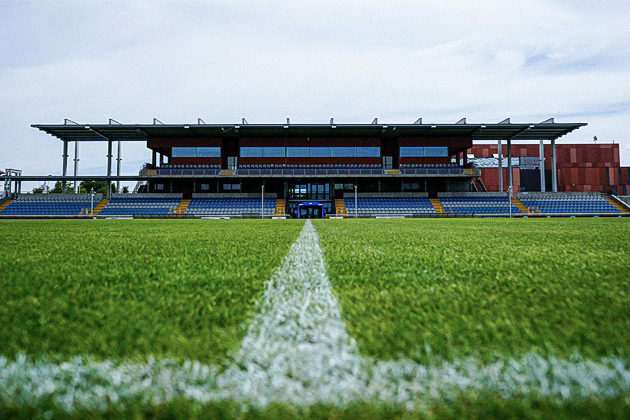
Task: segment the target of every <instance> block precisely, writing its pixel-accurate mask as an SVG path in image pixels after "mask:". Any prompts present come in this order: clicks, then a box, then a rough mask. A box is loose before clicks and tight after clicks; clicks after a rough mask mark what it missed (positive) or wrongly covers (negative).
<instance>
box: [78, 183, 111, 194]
mask: <svg viewBox="0 0 630 420" xmlns="http://www.w3.org/2000/svg"><path fill="white" fill-rule="evenodd" d="M92 188H94V192H95V193H101V194H106V193H107V182H106V181H83V182H81V184H79V191H80V192H82V193H89V192H90V190H91V189H92ZM111 191H112V193H115V192H116V185H114V184H113V183H112V184H111Z"/></svg>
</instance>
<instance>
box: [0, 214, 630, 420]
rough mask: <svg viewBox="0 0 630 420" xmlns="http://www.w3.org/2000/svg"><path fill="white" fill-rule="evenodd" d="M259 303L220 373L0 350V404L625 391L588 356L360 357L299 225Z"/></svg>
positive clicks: (88, 405)
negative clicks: (11, 355)
mask: <svg viewBox="0 0 630 420" xmlns="http://www.w3.org/2000/svg"><path fill="white" fill-rule="evenodd" d="M259 309H260V311H259V312H258V314H257V315H256V316H255V317H254V319H253V320H252V323H251V324H250V326H249V328H248V331H247V334H246V335H245V337H244V338H243V341H242V342H241V347H240V349H239V350H238V351H237V353H236V354H235V355H234V357H233V361H232V362H231V363H230V365H229V366H228V367H227V368H226V369H225V370H224V371H223V372H221V373H219V369H218V368H217V367H216V366H207V365H203V364H201V363H199V362H194V361H187V362H175V361H172V360H159V361H156V360H153V359H151V360H149V361H148V362H147V363H131V362H129V363H118V364H117V363H114V362H111V361H104V362H95V361H90V360H88V359H83V358H80V357H77V358H74V359H72V360H70V361H68V362H64V363H55V362H52V361H49V360H46V359H40V360H32V359H29V358H27V357H24V356H19V357H17V358H16V360H14V361H10V360H8V359H6V358H4V357H0V402H3V403H4V404H10V405H12V406H17V407H20V406H37V404H38V403H40V402H41V401H46V400H50V399H52V400H53V401H55V403H56V404H58V405H59V406H60V407H61V408H62V409H64V410H66V411H67V412H72V411H74V410H76V409H80V408H81V409H89V410H97V411H100V410H104V409H106V408H107V407H111V406H114V407H117V408H123V407H125V406H127V405H130V404H138V403H140V404H143V405H156V404H161V403H165V402H168V401H171V400H172V399H174V398H184V399H190V400H194V401H198V402H202V403H207V402H210V401H215V400H222V399H231V400H236V401H239V402H242V403H243V404H245V405H254V406H260V407H264V406H266V405H267V404H269V403H270V402H284V403H290V404H296V405H299V406H306V405H310V404H313V403H331V404H336V405H345V404H347V403H350V402H353V401H358V400H368V401H382V402H386V403H398V404H404V405H405V406H406V407H409V408H414V407H418V406H419V405H421V404H423V403H426V402H428V401H430V400H436V399H438V400H439V399H453V398H456V397H457V395H458V394H459V393H461V392H462V391H466V390H472V389H474V390H487V391H491V392H495V393H498V394H499V395H501V396H503V397H511V396H527V395H529V394H532V393H535V394H539V395H543V396H547V397H549V398H552V399H554V400H556V401H566V400H570V399H572V398H576V397H585V396H597V397H603V396H618V395H624V394H627V393H628V392H630V370H629V369H628V360H627V359H622V358H603V359H600V360H598V361H592V360H587V359H583V358H581V357H579V356H575V357H573V358H571V359H557V358H545V357H542V356H540V355H537V354H534V353H529V354H526V355H524V356H523V357H521V358H520V359H510V358H505V359H503V360H499V361H497V362H495V363H491V364H485V365H484V364H482V363H480V362H478V361H476V360H475V359H473V358H469V359H465V360H461V361H455V362H445V363H442V364H438V365H434V366H431V365H420V364H417V363H415V362H412V361H408V360H396V361H394V360H392V361H375V360H372V359H369V358H365V357H362V356H361V355H360V354H359V352H358V350H357V345H356V343H355V341H354V340H353V339H352V338H351V337H350V336H349V335H348V332H347V330H346V327H345V323H344V321H343V319H342V317H341V308H340V306H339V303H338V301H337V299H336V298H335V296H334V294H333V291H332V288H331V286H330V283H329V281H328V277H327V275H326V269H325V264H324V259H323V256H322V251H321V248H320V246H319V239H318V236H317V233H316V232H315V229H314V228H313V226H312V224H311V222H310V221H307V222H306V223H305V225H304V228H303V229H302V231H301V232H300V235H299V237H298V239H297V240H296V241H295V242H294V243H293V245H292V246H291V248H290V250H289V254H288V255H287V257H286V258H285V260H284V261H283V262H282V264H281V266H280V267H279V268H278V270H277V271H276V272H275V273H274V274H273V276H272V277H271V279H270V280H268V281H267V283H266V288H265V292H264V295H263V299H262V302H261V303H260V305H259Z"/></svg>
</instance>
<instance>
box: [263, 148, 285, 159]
mask: <svg viewBox="0 0 630 420" xmlns="http://www.w3.org/2000/svg"><path fill="white" fill-rule="evenodd" d="M262 153H263V157H284V147H263V148H262Z"/></svg>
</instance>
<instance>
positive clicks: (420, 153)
mask: <svg viewBox="0 0 630 420" xmlns="http://www.w3.org/2000/svg"><path fill="white" fill-rule="evenodd" d="M400 157H424V147H415V146H414V147H408V146H401V147H400Z"/></svg>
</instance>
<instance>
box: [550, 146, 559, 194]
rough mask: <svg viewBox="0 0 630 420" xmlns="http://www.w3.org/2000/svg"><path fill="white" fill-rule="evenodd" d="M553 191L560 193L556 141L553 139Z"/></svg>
mask: <svg viewBox="0 0 630 420" xmlns="http://www.w3.org/2000/svg"><path fill="white" fill-rule="evenodd" d="M551 190H552V191H553V192H558V173H557V172H556V140H555V139H551Z"/></svg>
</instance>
